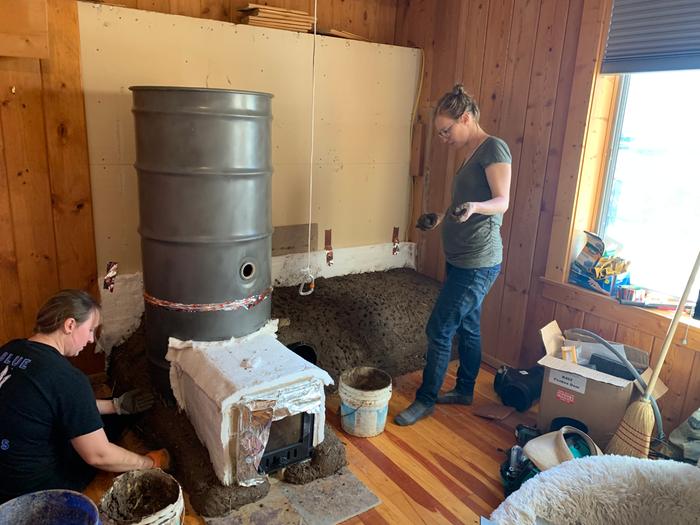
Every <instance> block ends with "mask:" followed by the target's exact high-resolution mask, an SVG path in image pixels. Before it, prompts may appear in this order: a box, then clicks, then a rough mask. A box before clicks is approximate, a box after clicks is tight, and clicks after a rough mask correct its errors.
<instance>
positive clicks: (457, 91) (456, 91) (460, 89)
mask: <svg viewBox="0 0 700 525" xmlns="http://www.w3.org/2000/svg"><path fill="white" fill-rule="evenodd" d="M452 94H453V95H465V94H466V92H465V91H464V85H463V84H455V87H453V88H452Z"/></svg>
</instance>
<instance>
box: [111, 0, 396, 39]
mask: <svg viewBox="0 0 700 525" xmlns="http://www.w3.org/2000/svg"><path fill="white" fill-rule="evenodd" d="M397 2H398V0H318V4H317V8H318V12H317V16H318V28H319V29H321V28H324V29H341V30H344V31H349V32H351V33H355V34H356V35H360V36H363V37H365V38H367V39H369V40H370V41H372V42H379V43H382V44H392V43H393V42H394V28H395V25H396V6H397ZM100 3H103V4H110V5H119V6H122V7H131V8H135V9H144V10H146V11H158V12H160V13H171V14H176V15H184V16H191V17H195V18H208V19H212V20H223V21H225V22H238V21H239V20H240V13H239V12H238V9H240V8H241V7H245V6H247V5H248V4H249V3H255V4H264V5H270V6H274V7H283V8H285V9H296V10H300V11H305V12H307V13H310V14H312V13H313V11H314V0H260V1H253V0H251V2H249V1H248V0H109V1H102V2H100Z"/></svg>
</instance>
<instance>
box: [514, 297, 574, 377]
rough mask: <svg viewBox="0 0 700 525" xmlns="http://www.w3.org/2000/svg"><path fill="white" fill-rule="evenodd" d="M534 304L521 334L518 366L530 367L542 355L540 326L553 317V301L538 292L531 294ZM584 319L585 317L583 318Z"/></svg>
mask: <svg viewBox="0 0 700 525" xmlns="http://www.w3.org/2000/svg"><path fill="white" fill-rule="evenodd" d="M532 297H534V301H535V303H534V306H533V307H532V309H531V310H529V313H530V315H528V318H527V324H526V326H525V332H524V334H523V345H522V348H523V351H522V353H521V355H520V358H519V360H518V366H520V367H522V368H530V367H531V366H534V365H535V363H537V361H538V360H539V359H540V358H541V357H543V356H544V346H543V345H542V337H541V336H540V328H542V327H543V326H544V325H546V324H547V323H549V322H550V321H551V320H552V319H554V308H555V306H556V305H555V303H554V302H553V301H550V300H549V299H545V298H544V297H542V296H541V295H540V294H539V293H538V294H536V295H533V296H532ZM584 321H585V318H584Z"/></svg>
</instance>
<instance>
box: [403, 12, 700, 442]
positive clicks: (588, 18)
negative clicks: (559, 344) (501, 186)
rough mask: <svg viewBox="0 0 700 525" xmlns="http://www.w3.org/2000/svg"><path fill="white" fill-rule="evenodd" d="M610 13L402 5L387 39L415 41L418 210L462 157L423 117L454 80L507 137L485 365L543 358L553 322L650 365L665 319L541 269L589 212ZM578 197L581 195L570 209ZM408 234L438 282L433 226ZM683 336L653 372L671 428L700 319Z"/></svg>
mask: <svg viewBox="0 0 700 525" xmlns="http://www.w3.org/2000/svg"><path fill="white" fill-rule="evenodd" d="M609 10H610V2H609V0H474V1H469V2H462V1H459V0H411V1H407V2H404V3H400V4H399V8H398V15H397V25H396V43H397V44H399V45H409V46H417V47H421V48H423V50H424V74H423V85H422V88H423V90H422V94H421V97H420V105H419V112H418V120H417V123H416V127H415V130H414V144H413V151H414V155H413V158H412V166H411V174H412V176H413V189H414V205H413V211H414V220H415V219H416V218H417V216H418V215H419V214H420V213H422V212H424V211H443V210H444V209H445V208H446V207H447V205H448V203H449V197H450V189H451V182H452V177H453V174H454V171H455V168H456V166H457V165H458V164H459V163H460V162H461V160H462V158H463V157H462V155H461V153H460V152H454V151H450V150H448V148H447V147H446V146H445V145H443V144H442V143H441V142H440V141H439V140H437V137H436V134H435V132H434V130H433V129H432V126H431V124H432V121H431V119H432V114H431V110H432V108H434V106H435V104H436V103H437V100H438V99H439V98H440V96H441V95H442V94H443V93H444V92H446V91H447V90H449V89H451V87H452V86H453V84H455V83H456V82H462V83H464V85H465V86H466V88H467V89H468V90H469V91H470V92H471V93H472V94H473V95H475V96H476V98H477V101H478V102H479V103H480V107H481V124H482V127H483V128H484V129H485V130H486V131H487V132H488V133H491V134H494V135H497V136H499V137H501V138H503V139H504V140H505V141H506V142H507V143H508V145H509V146H510V148H511V153H512V154H513V179H512V185H511V202H510V209H509V211H508V212H507V213H506V215H505V219H504V224H503V229H502V235H503V240H504V261H503V265H502V272H501V276H500V277H499V278H498V280H497V281H496V283H495V285H494V287H493V289H492V291H491V292H490V294H489V296H488V297H487V299H486V301H485V303H484V308H483V315H482V339H483V350H484V359H485V361H487V362H489V363H490V364H494V365H498V364H501V363H507V364H510V365H513V366H532V365H533V364H534V363H535V362H536V361H537V359H539V357H541V355H543V349H542V344H541V340H540V336H539V328H540V327H542V326H544V325H545V324H546V323H548V322H549V321H551V320H552V319H557V320H558V321H559V322H560V325H561V327H562V329H565V328H572V327H584V328H588V329H591V330H594V331H596V332H598V333H599V334H600V335H601V336H603V337H607V338H610V339H613V340H616V341H620V342H623V343H627V344H630V345H633V346H637V347H639V348H642V349H645V350H648V351H650V352H651V353H652V355H651V358H652V363H654V362H655V359H656V356H657V354H658V351H659V348H660V346H661V342H662V340H663V337H664V334H665V331H666V327H667V326H668V319H665V318H663V317H659V316H658V315H655V314H652V313H649V312H642V313H641V314H640V313H639V311H638V310H639V309H630V308H629V307H621V306H619V305H617V304H616V303H615V302H614V301H612V300H611V299H609V298H608V299H606V298H605V297H602V296H600V297H598V296H596V294H594V293H592V292H591V293H589V292H585V291H584V290H580V291H579V290H577V289H576V288H575V287H572V286H568V285H561V284H556V283H554V284H553V282H552V281H546V282H545V281H543V280H542V279H541V276H543V275H545V273H546V271H547V270H548V269H549V266H548V263H551V261H554V262H555V265H553V266H556V268H555V270H556V271H553V272H550V273H552V274H553V275H556V276H557V277H558V278H559V279H563V275H564V272H563V269H564V268H565V267H566V264H567V263H566V261H568V253H567V254H562V253H559V251H557V252H554V253H550V249H551V247H556V249H557V250H565V251H567V252H568V243H569V241H568V238H566V239H560V242H554V241H552V232H553V224H554V223H557V224H565V223H567V224H570V225H571V226H570V227H569V230H568V235H569V236H570V234H571V229H572V228H573V227H579V228H580V227H581V225H583V224H585V223H586V222H587V221H588V224H590V221H591V219H592V217H593V216H594V215H595V212H596V209H595V202H596V198H595V194H597V192H598V191H599V188H598V184H599V179H598V173H599V172H600V169H601V167H602V166H604V150H605V145H606V143H607V142H606V141H607V132H608V129H609V126H608V123H609V120H610V119H611V118H612V117H613V114H612V108H614V98H615V96H616V93H617V80H616V79H615V77H598V76H596V74H595V72H596V64H597V59H598V56H599V52H600V48H601V45H602V42H603V40H602V36H603V35H604V28H605V26H606V21H607V20H608V16H609V12H610V11H609ZM594 95H595V96H594ZM589 123H590V124H589ZM416 141H418V142H419V143H418V144H416ZM584 149H585V154H584ZM581 167H582V168H583V169H582V170H580V168H581ZM562 189H563V191H561V190H562ZM578 200H581V201H585V202H586V203H588V204H586V205H585V206H578V207H577V206H576V203H577V201H578ZM574 209H576V216H575V217H574V218H573V220H572V213H573V210H574ZM562 231H564V235H566V231H565V229H563V228H558V229H557V235H561V232H562ZM413 240H415V241H416V242H417V243H418V250H419V259H418V261H417V262H418V268H419V270H420V271H421V272H422V273H425V274H426V275H429V276H431V277H434V278H436V279H439V280H442V278H443V273H444V257H443V254H442V248H441V243H440V239H439V234H436V233H428V234H422V233H420V232H417V231H416V232H413ZM561 261H565V262H564V263H563V264H562V263H561ZM548 277H549V273H548ZM545 283H546V284H545ZM601 301H602V304H603V306H601ZM609 303H612V304H609ZM689 334H690V335H689V338H688V342H687V343H686V344H681V339H679V338H680V337H682V334H681V335H677V336H676V341H674V345H673V347H672V350H671V353H670V356H669V358H668V360H667V363H666V365H665V366H664V369H663V372H662V379H663V380H664V381H665V382H666V384H667V385H668V386H669V393H668V394H666V396H665V397H664V399H663V400H662V403H661V407H662V411H663V416H664V419H665V423H666V427H667V430H669V431H670V430H672V429H673V428H675V426H677V425H678V423H680V422H681V421H683V420H684V419H685V418H687V417H688V416H689V415H690V413H691V412H692V411H693V410H695V409H696V408H697V407H698V406H700V386H698V385H700V341H698V338H700V335H699V334H700V324H698V326H693V327H691V329H690V331H689Z"/></svg>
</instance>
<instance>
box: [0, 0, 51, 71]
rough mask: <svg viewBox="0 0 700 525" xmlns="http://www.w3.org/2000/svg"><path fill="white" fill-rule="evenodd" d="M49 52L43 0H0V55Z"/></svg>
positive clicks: (38, 55) (32, 55)
mask: <svg viewBox="0 0 700 525" xmlns="http://www.w3.org/2000/svg"><path fill="white" fill-rule="evenodd" d="M48 55H49V35H48V25H47V23H46V0H22V1H21V2H17V1H16V0H0V56H5V57H25V58H45V57H47V56H48Z"/></svg>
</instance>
